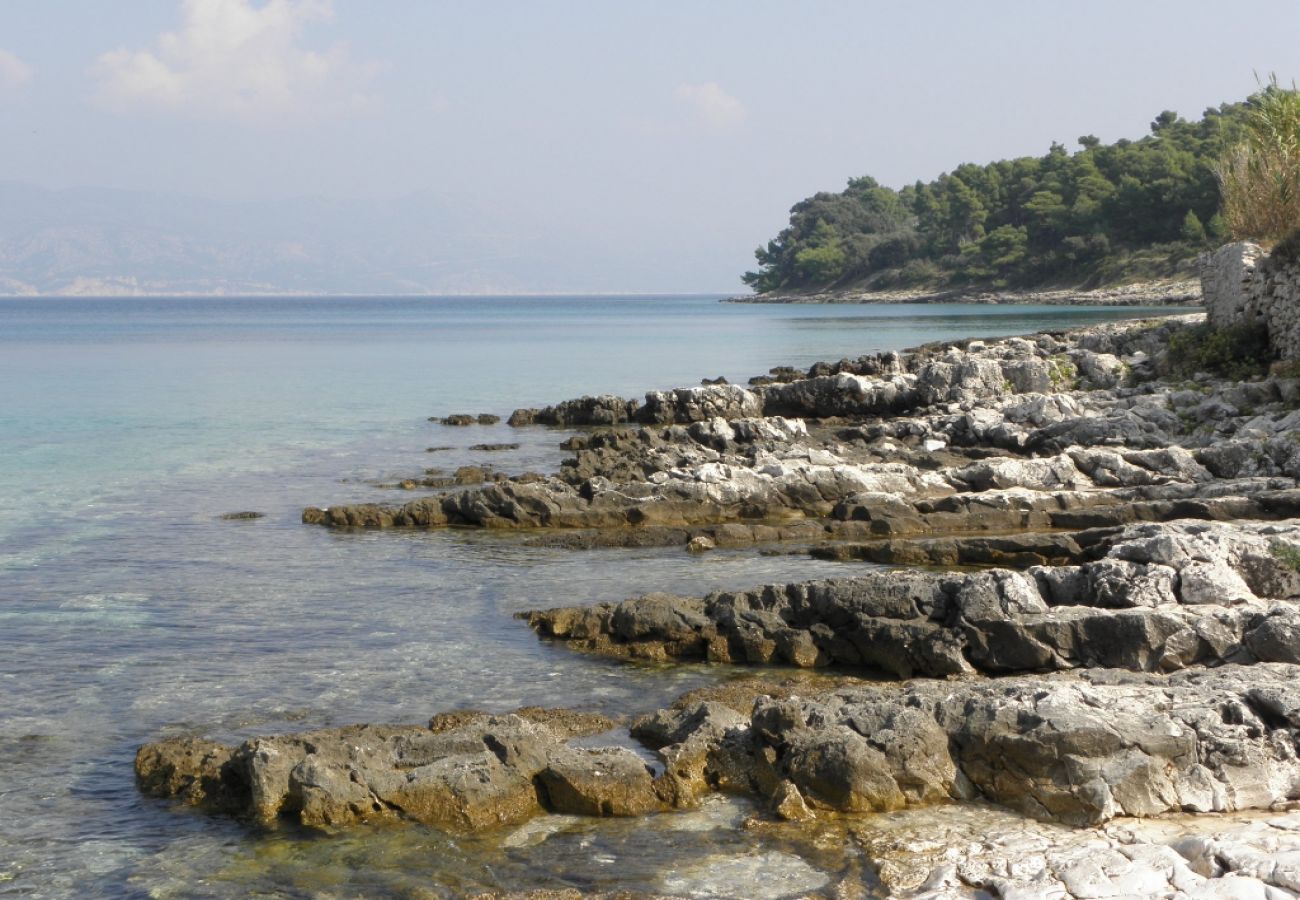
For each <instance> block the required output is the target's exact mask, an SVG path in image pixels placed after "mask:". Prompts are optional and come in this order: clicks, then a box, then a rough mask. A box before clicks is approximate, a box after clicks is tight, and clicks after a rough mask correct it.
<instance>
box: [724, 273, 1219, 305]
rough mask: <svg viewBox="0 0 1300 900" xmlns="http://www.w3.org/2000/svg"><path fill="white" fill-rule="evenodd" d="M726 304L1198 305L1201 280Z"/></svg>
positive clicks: (844, 293) (776, 297)
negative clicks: (1081, 287) (1096, 286)
mask: <svg viewBox="0 0 1300 900" xmlns="http://www.w3.org/2000/svg"><path fill="white" fill-rule="evenodd" d="M722 302H724V303H808V304H836V303H879V304H890V303H972V304H986V305H997V304H1020V305H1031V304H1033V305H1043V306H1165V305H1168V306H1189V307H1194V306H1199V305H1200V302H1201V285H1200V282H1199V281H1198V280H1195V279H1188V280H1183V281H1153V282H1139V283H1136V284H1127V285H1117V286H1113V287H1104V288H1093V289H1088V290H1083V289H1069V288H1051V289H1042V290H993V289H988V288H953V289H950V290H942V291H935V290H926V289H916V290H897V291H869V290H861V289H846V290H825V291H787V292H782V291H773V292H769V293H765V294H754V295H740V296H735V297H728V298H726V299H725V300H723V301H722Z"/></svg>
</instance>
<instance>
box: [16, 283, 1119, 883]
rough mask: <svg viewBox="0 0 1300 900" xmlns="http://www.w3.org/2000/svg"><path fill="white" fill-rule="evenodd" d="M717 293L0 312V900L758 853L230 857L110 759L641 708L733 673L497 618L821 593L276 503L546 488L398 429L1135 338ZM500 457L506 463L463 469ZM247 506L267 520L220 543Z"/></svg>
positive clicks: (484, 851)
mask: <svg viewBox="0 0 1300 900" xmlns="http://www.w3.org/2000/svg"><path fill="white" fill-rule="evenodd" d="M717 300H718V298H717V297H707V296H699V297H578V298H561V297H546V298H402V299H356V298H349V299H326V298H276V299H112V300H72V299H63V300H61V299H32V300H27V299H23V300H0V460H3V462H2V463H0V508H2V509H3V510H4V514H3V516H0V760H3V764H0V805H2V808H3V809H4V810H5V815H4V816H0V894H11V893H12V894H18V895H40V896H66V895H71V894H78V895H94V894H102V895H111V896H116V895H122V894H128V895H130V894H141V895H146V894H151V895H158V896H169V895H176V896H188V895H193V894H206V895H214V896H228V895H238V894H244V893H247V892H250V891H260V892H263V893H266V894H269V895H273V896H317V895H333V894H332V893H331V892H337V894H338V895H352V894H355V893H358V892H361V893H365V892H369V891H386V892H398V893H418V892H419V891H426V892H432V894H433V895H435V896H437V895H441V894H454V893H456V892H458V891H463V890H468V889H470V888H486V887H495V886H506V887H526V886H530V885H539V886H540V885H548V886H564V885H579V886H593V885H597V886H598V885H606V886H609V885H611V884H622V885H626V886H629V887H632V888H636V889H642V890H655V889H662V888H663V884H662V883H660V882H659V881H656V879H657V878H659V875H657V874H656V872H659V871H660V870H663V869H664V868H665V867H666V866H668V865H670V864H671V865H674V866H677V867H678V868H683V869H685V868H689V866H688V865H687V862H689V857H690V856H691V854H692V853H704V852H705V850H704V849H698V850H692V849H691V848H692V847H696V846H697V845H698V848H707V847H714V848H715V849H716V848H717V847H722V848H724V849H725V852H726V853H728V854H730V855H735V854H737V853H739V854H742V855H743V854H744V853H747V852H750V851H753V852H756V853H758V852H766V851H765V850H764V847H763V846H761V845H762V841H763V839H762V838H761V837H759V836H748V837H746V836H737V835H735V834H733V833H732V830H731V829H730V828H725V829H721V830H719V831H717V832H716V835H717V836H716V838H715V839H714V840H712V841H695V843H691V842H689V841H684V840H669V839H667V838H665V836H664V835H665V834H666V833H667V832H665V831H664V830H663V829H665V828H668V829H669V830H670V831H671V828H675V827H677V826H676V825H674V826H671V827H670V826H668V825H664V824H663V823H658V824H653V823H586V822H579V823H558V824H556V825H555V827H556V828H561V833H559V834H557V836H555V837H552V838H550V839H549V840H546V841H544V842H542V843H539V844H535V845H521V846H515V845H510V846H509V847H505V846H504V845H503V844H502V842H501V840H500V839H499V837H498V838H491V839H484V840H475V841H464V840H457V841H451V840H449V839H447V838H445V837H444V836H441V835H438V834H436V833H434V832H431V831H427V830H421V829H398V830H396V831H394V830H391V829H390V830H388V831H383V832H375V833H371V832H364V833H358V834H354V835H351V836H347V837H341V838H331V839H324V840H322V839H319V838H313V837H311V836H307V835H298V834H283V833H277V834H272V835H252V834H249V833H248V832H246V831H245V830H243V829H242V828H241V827H239V826H238V825H236V824H235V823H232V822H229V821H224V820H220V819H213V818H209V817H206V816H202V815H197V814H194V813H190V812H186V811H181V812H178V811H176V810H175V809H174V808H172V807H171V806H169V805H168V804H166V803H160V802H157V801H153V800H148V799H145V798H141V797H139V796H138V795H137V793H136V792H135V789H134V786H133V783H132V776H131V759H132V756H133V754H134V751H135V748H136V746H138V745H139V744H140V743H141V742H144V741H147V740H150V739H155V738H157V737H159V736H161V735H166V734H174V733H179V732H196V733H203V734H207V735H210V736H214V737H217V738H232V739H233V738H236V737H239V736H242V735H249V734H254V733H265V732H273V731H282V730H288V729H297V728H304V727H317V726H322V725H330V724H342V723H346V722H354V721H399V722H418V721H423V720H425V719H427V718H428V716H429V715H430V714H432V713H434V712H437V711H439V710H443V709H451V708H460V707H477V708H488V709H494V710H498V709H508V708H512V707H515V706H519V705H523V704H544V705H565V704H579V703H580V704H583V705H587V706H594V707H596V708H600V709H604V710H606V711H609V712H617V713H629V712H639V711H644V710H647V709H652V708H655V707H656V706H658V705H661V704H662V703H664V702H666V701H667V700H669V699H671V698H672V697H673V696H675V695H676V694H678V693H680V692H682V691H684V690H686V689H689V688H691V687H694V686H698V685H701V684H705V683H709V682H712V681H716V680H718V679H720V678H726V677H730V676H732V675H734V674H735V671H734V670H731V669H727V668H724V667H708V666H680V667H674V668H671V669H664V668H644V667H633V666H623V665H615V664H610V663H604V662H600V661H597V660H593V659H589V658H584V657H579V656H575V655H573V654H570V653H568V652H566V651H564V650H562V649H559V648H555V647H551V646H548V645H544V644H542V643H540V642H538V641H537V640H536V639H535V638H534V637H533V635H532V634H531V632H529V631H528V629H527V628H526V627H524V626H522V625H521V624H520V623H518V622H516V621H514V620H512V618H511V614H512V613H513V612H516V611H518V610H522V609H528V608H533V607H537V606H545V605H557V604H561V603H564V604H568V603H582V602H595V601H598V600H608V599H619V598H621V597H624V596H628V595H631V594H636V593H640V592H645V591H649V590H669V591H681V592H689V593H699V592H703V591H707V590H712V589H716V588H724V587H732V586H734V587H740V586H746V585H750V584H753V583H757V582H762V581H765V580H775V579H788V578H807V577H816V576H819V575H825V574H828V573H837V572H842V571H843V569H842V568H841V567H838V566H837V564H834V563H828V562H818V561H814V560H807V559H799V558H795V557H788V558H787V557H757V558H756V557H753V556H751V555H748V554H745V553H743V552H737V553H716V554H708V555H706V556H704V557H690V556H687V555H686V554H684V553H681V552H679V551H676V550H628V551H598V552H592V553H583V554H573V553H565V552H562V551H557V550H545V549H538V548H530V547H527V546H525V545H524V544H523V543H522V542H521V541H520V540H519V539H517V538H511V537H508V536H507V537H502V536H499V535H479V534H472V533H464V532H432V533H404V532H387V533H347V534H344V533H337V532H331V531H328V530H325V529H316V528H308V527H304V526H302V525H300V524H299V523H298V515H299V512H300V511H301V508H302V507H303V506H305V505H310V504H330V503H338V502H344V501H362V500H365V501H376V500H381V501H383V500H401V499H408V498H409V496H410V495H409V494H407V493H405V492H401V491H395V490H393V489H391V488H385V487H382V486H381V485H382V484H384V483H391V482H394V481H397V480H400V479H401V478H404V477H408V476H411V475H416V474H419V473H420V472H422V471H423V469H425V468H426V467H431V466H436V467H440V468H444V469H447V470H448V471H450V470H452V469H454V468H455V467H457V466H459V465H464V464H468V463H483V462H489V463H491V464H493V465H495V466H497V467H498V468H501V469H504V470H506V471H509V472H517V471H524V470H527V469H534V470H540V471H549V470H551V469H553V468H554V467H555V466H556V465H557V464H558V462H559V460H560V458H561V456H562V454H561V452H560V451H559V450H558V448H557V445H558V443H559V442H560V441H561V440H563V438H564V437H565V434H564V433H562V432H557V431H549V430H544V429H523V430H512V429H509V428H508V427H506V426H504V425H499V426H492V427H479V426H475V427H472V428H464V429H453V428H445V427H441V426H438V425H435V424H432V423H430V422H428V421H427V418H428V417H429V416H432V415H445V414H447V413H451V412H469V413H479V412H494V413H497V414H500V415H502V416H503V417H504V416H505V415H508V414H509V412H510V411H511V410H512V409H514V408H515V407H518V406H526V405H542V404H545V403H549V402H554V401H557V400H560V399H565V398H568V397H571V396H576V395H579V394H583V393H604V392H612V393H621V394H625V395H628V396H634V395H637V394H639V393H641V392H644V391H645V390H647V389H653V388H664V387H671V386H676V385H683V384H693V383H697V382H698V381H699V380H700V379H701V378H702V377H715V376H718V375H723V376H725V377H727V378H729V379H731V380H738V381H743V380H745V379H746V378H747V377H748V376H750V375H754V374H759V373H762V372H765V371H766V370H767V369H768V368H769V367H771V366H774V365H795V366H801V367H802V366H807V365H809V364H810V363H812V362H814V361H816V360H818V359H837V358H840V357H842V356H858V355H861V354H863V353H867V352H872V351H876V350H882V349H899V348H903V347H906V346H909V345H913V344H916V343H920V342H923V341H930V340H939V339H944V338H955V337H966V336H976V335H985V336H987V335H1000V334H1012V333H1022V332H1027V331H1033V330H1037V329H1040V328H1046V327H1060V326H1063V325H1071V324H1085V323H1089V322H1096V321H1101V320H1106V319H1112V318H1116V317H1117V316H1120V315H1135V314H1141V313H1143V312H1144V311H1142V310H1112V309H1106V310H1099V309H1084V308H1062V307H1024V306H1015V307H989V306H914V307H910V306H887V307H861V306H815V307H814V306H770V305H733V304H720V303H718V302H717ZM501 441H518V442H520V443H522V446H521V448H520V449H519V450H517V451H511V452H509V453H497V454H490V455H485V454H481V453H475V452H473V451H471V450H469V449H468V448H469V447H470V445H472V444H478V443H484V442H501ZM430 446H449V447H450V448H451V449H448V450H441V451H438V452H433V453H430V452H426V449H425V448H426V447H430ZM245 509H251V510H256V511H259V512H263V513H265V514H266V516H265V518H262V519H257V520H251V521H235V522H232V521H223V520H221V519H220V518H219V516H220V514H222V513H226V512H230V511H235V510H245ZM728 810H729V808H728ZM728 810H723V811H722V812H717V813H716V815H715V818H716V819H717V820H718V821H723V820H726V819H727V816H729V815H732V811H728ZM660 818H661V819H664V820H665V821H668V817H660ZM685 821H687V820H679V822H678V824H680V822H685ZM674 833H675V832H674ZM711 833H712V832H711ZM584 841H585V842H586V843H585V844H584V843H583V842H584ZM593 842H594V844H598V845H600V846H602V847H604V848H605V849H604V850H602V851H601V852H602V854H603V855H602V856H601V857H600V859H612V860H614V862H612V863H611V862H599V861H595V862H593V861H592V860H593V859H594V858H595V857H592V856H591V854H590V853H588V852H587V851H586V850H582V849H581V848H583V847H589V846H591V845H593ZM737 842H739V843H737ZM652 846H653V847H660V848H663V847H670V848H672V849H671V850H662V849H661V850H660V851H658V852H659V853H660V855H658V856H656V855H655V853H654V852H652V851H651V850H649V849H648V848H649V847H652ZM566 848H567V849H566ZM768 849H770V848H768ZM785 850H787V851H788V850H790V848H789V847H786V848H785ZM773 852H775V851H773ZM783 852H784V851H783ZM800 853H802V854H803V855H804V856H805V857H807V858H808V859H809V864H815V865H817V866H821V867H822V868H823V869H825V868H827V867H833V865H834V863H833V862H828V861H827V860H821V859H813V857H816V853H815V852H814V850H811V849H808V848H804V850H801V851H800ZM665 854H666V855H665ZM632 859H636V860H638V865H637V866H631V865H630V861H631V860H632ZM674 883H676V882H674ZM701 890H703V889H701ZM704 893H705V894H707V893H708V891H707V890H705V891H704ZM742 893H743V891H742Z"/></svg>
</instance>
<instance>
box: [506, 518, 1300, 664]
mask: <svg viewBox="0 0 1300 900" xmlns="http://www.w3.org/2000/svg"><path fill="white" fill-rule="evenodd" d="M1094 551H1095V552H1099V553H1104V555H1101V556H1100V558H1097V559H1095V560H1094V561H1092V562H1087V563H1083V564H1081V565H1059V566H1031V567H1029V568H1028V569H1026V570H1025V571H1013V570H1008V569H993V570H988V571H978V572H936V571H923V570H890V569H877V570H872V571H869V572H867V573H865V574H862V575H858V576H855V577H851V578H840V579H829V580H820V581H810V582H799V583H793V584H773V585H766V586H764V587H760V588H755V589H754V590H750V591H723V592H716V593H713V594H710V595H708V596H707V597H677V596H672V595H667V594H651V595H647V596H643V597H634V598H632V599H629V600H624V601H622V602H619V603H602V604H597V605H595V606H583V607H561V608H556V609H550V610H537V611H533V612H526V613H521V614H520V617H521V618H523V619H525V620H526V621H527V622H528V624H529V625H530V626H531V627H532V628H533V629H534V630H535V631H536V632H537V633H538V634H539V635H541V636H543V637H546V638H552V639H557V640H561V641H565V642H567V643H569V644H570V645H572V646H574V647H575V648H578V649H582V650H586V651H589V652H594V653H598V654H602V655H607V656H614V657H622V658H636V659H651V660H667V659H699V660H708V661H712V662H731V663H751V664H772V663H775V664H783V665H792V666H799V667H805V668H814V667H825V666H831V665H836V666H851V667H863V668H868V669H873V670H876V671H883V672H885V673H888V674H890V675H893V676H895V677H900V678H911V677H914V676H930V677H940V678H943V677H951V676H960V675H970V674H974V673H985V674H990V675H1005V674H1013V673H1020V672H1045V671H1054V670H1066V669H1075V668H1091V667H1116V668H1124V669H1131V670H1136V671H1157V672H1171V671H1176V670H1179V669H1184V668H1188V667H1190V666H1198V665H1217V664H1222V663H1228V662H1233V663H1245V664H1249V663H1254V662H1261V661H1263V662H1286V663H1300V607H1298V606H1297V601H1300V522H1296V521H1294V520H1291V521H1285V522H1279V523H1218V522H1213V523H1212V522H1195V521H1193V522H1187V521H1180V522H1171V523H1163V524H1144V525H1135V526H1129V527H1127V528H1124V529H1121V530H1119V531H1118V533H1116V534H1113V535H1111V536H1110V538H1109V540H1106V541H1103V542H1101V544H1100V546H1097V547H1095V548H1094Z"/></svg>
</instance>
